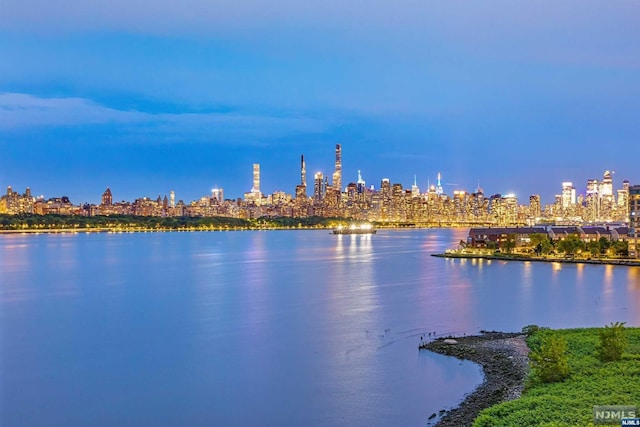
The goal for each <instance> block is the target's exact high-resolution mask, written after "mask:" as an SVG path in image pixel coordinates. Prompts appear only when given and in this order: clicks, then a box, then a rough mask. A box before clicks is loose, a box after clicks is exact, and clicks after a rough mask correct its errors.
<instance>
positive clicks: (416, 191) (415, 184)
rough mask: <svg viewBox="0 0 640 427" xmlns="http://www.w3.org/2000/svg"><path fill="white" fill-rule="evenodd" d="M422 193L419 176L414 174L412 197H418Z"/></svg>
mask: <svg viewBox="0 0 640 427" xmlns="http://www.w3.org/2000/svg"><path fill="white" fill-rule="evenodd" d="M419 195H420V188H419V187H418V177H417V176H416V175H413V185H412V186H411V197H418V196H419Z"/></svg>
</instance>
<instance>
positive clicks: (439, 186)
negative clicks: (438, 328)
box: [436, 172, 444, 196]
mask: <svg viewBox="0 0 640 427" xmlns="http://www.w3.org/2000/svg"><path fill="white" fill-rule="evenodd" d="M441 178H442V176H441V175H440V172H438V183H437V184H436V194H437V195H438V196H440V195H442V194H444V189H443V188H442V183H441V182H440V179H441Z"/></svg>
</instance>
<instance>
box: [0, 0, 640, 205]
mask: <svg viewBox="0 0 640 427" xmlns="http://www.w3.org/2000/svg"><path fill="white" fill-rule="evenodd" d="M638 22H640V1H637V0H629V1H610V0H606V1H605V0H602V1H590V0H580V1H578V0H568V1H557V0H554V1H545V0H542V1H535V2H524V1H513V0H505V1H483V2H470V1H456V0H447V1H440V2H435V1H430V0H423V1H416V0H396V1H384V2H383V1H378V0H370V1H368V2H356V1H352V0H342V1H337V0H323V1H315V0H313V1H291V0H270V1H265V0H185V1H182V2H177V1H171V2H170V1H167V0H155V1H150V0H109V1H107V0H92V1H86V0H59V1H51V0H0V186H2V188H6V186H8V185H11V186H12V187H13V188H14V190H17V191H20V192H23V191H24V189H25V187H27V186H30V187H31V189H32V191H33V193H34V194H35V195H40V194H43V195H45V197H47V198H48V197H55V196H62V195H67V196H69V197H70V198H71V201H72V202H74V203H82V202H91V203H99V201H100V195H101V194H102V192H103V191H104V189H105V188H106V187H107V186H109V187H110V188H111V190H112V192H113V196H114V200H123V199H126V200H133V199H135V198H137V197H142V196H148V197H152V198H155V197H157V196H158V195H159V194H161V195H162V196H164V195H165V194H169V192H170V191H171V190H175V192H176V198H177V199H183V200H184V201H185V202H189V201H191V200H193V199H197V198H199V197H201V196H204V195H207V194H210V189H211V188H213V187H214V186H218V187H222V188H224V190H225V196H226V197H227V198H235V197H241V196H242V193H243V192H245V191H248V190H249V189H250V188H251V184H252V169H251V168H252V164H253V163H260V164H261V169H262V191H263V192H266V193H271V192H273V191H275V190H284V191H286V192H288V193H293V192H294V189H295V185H296V184H297V183H298V181H299V158H300V155H301V154H304V155H305V158H306V160H307V170H308V172H309V175H310V176H311V175H312V173H314V172H316V171H322V172H324V173H325V174H328V175H331V173H332V172H333V158H334V157H333V156H334V147H335V144H336V143H340V144H342V147H343V175H344V178H343V182H344V183H345V184H346V183H349V182H352V181H355V180H356V177H357V171H358V169H360V170H362V175H363V177H364V179H365V180H366V181H367V184H374V185H375V186H376V188H377V187H378V186H379V185H380V180H381V179H382V178H385V177H387V178H389V179H390V180H391V181H392V182H393V183H396V182H399V183H402V184H403V185H404V186H410V185H411V184H412V182H413V177H414V174H415V175H417V178H418V185H419V186H420V187H421V188H422V189H425V188H426V186H427V180H429V179H430V180H431V182H432V183H433V181H434V180H435V177H436V174H437V173H438V171H440V172H442V175H443V183H444V184H446V185H445V191H446V192H447V193H449V194H450V193H452V191H453V190H454V189H465V190H467V191H469V192H471V191H473V190H474V189H475V187H476V186H477V184H478V182H480V185H481V186H482V187H483V188H484V190H485V192H486V193H489V194H494V193H503V194H504V193H511V192H513V193H516V195H518V197H519V198H520V201H521V202H522V203H527V202H528V197H529V195H530V194H532V193H539V194H541V196H542V200H543V202H544V203H549V202H551V201H552V199H553V195H554V194H556V193H559V192H560V190H561V183H562V181H573V182H574V185H575V186H576V188H577V190H578V193H584V188H585V186H586V180H587V179H588V178H598V179H601V178H602V174H603V172H604V171H605V170H607V169H610V170H614V171H615V172H616V173H615V175H614V184H615V187H616V188H619V187H620V183H621V181H622V180H623V179H628V180H629V181H631V183H632V184H640V166H639V165H640V25H638ZM450 184H451V185H450Z"/></svg>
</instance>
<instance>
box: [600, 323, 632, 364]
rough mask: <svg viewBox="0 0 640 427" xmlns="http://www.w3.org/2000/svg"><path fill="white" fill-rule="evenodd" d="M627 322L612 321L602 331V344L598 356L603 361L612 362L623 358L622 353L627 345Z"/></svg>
mask: <svg viewBox="0 0 640 427" xmlns="http://www.w3.org/2000/svg"><path fill="white" fill-rule="evenodd" d="M624 325H625V322H616V323H611V325H605V327H604V329H603V330H601V331H600V333H599V334H598V336H599V337H600V344H599V345H598V356H599V357H600V360H602V361H603V362H611V361H614V360H620V359H622V353H623V352H624V349H625V347H626V346H627V337H626V335H625V333H624Z"/></svg>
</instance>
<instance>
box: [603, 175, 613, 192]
mask: <svg viewBox="0 0 640 427" xmlns="http://www.w3.org/2000/svg"><path fill="white" fill-rule="evenodd" d="M611 174H612V172H610V171H605V172H604V177H603V178H602V183H601V184H600V195H601V196H603V197H605V196H613V178H612V177H611Z"/></svg>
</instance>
